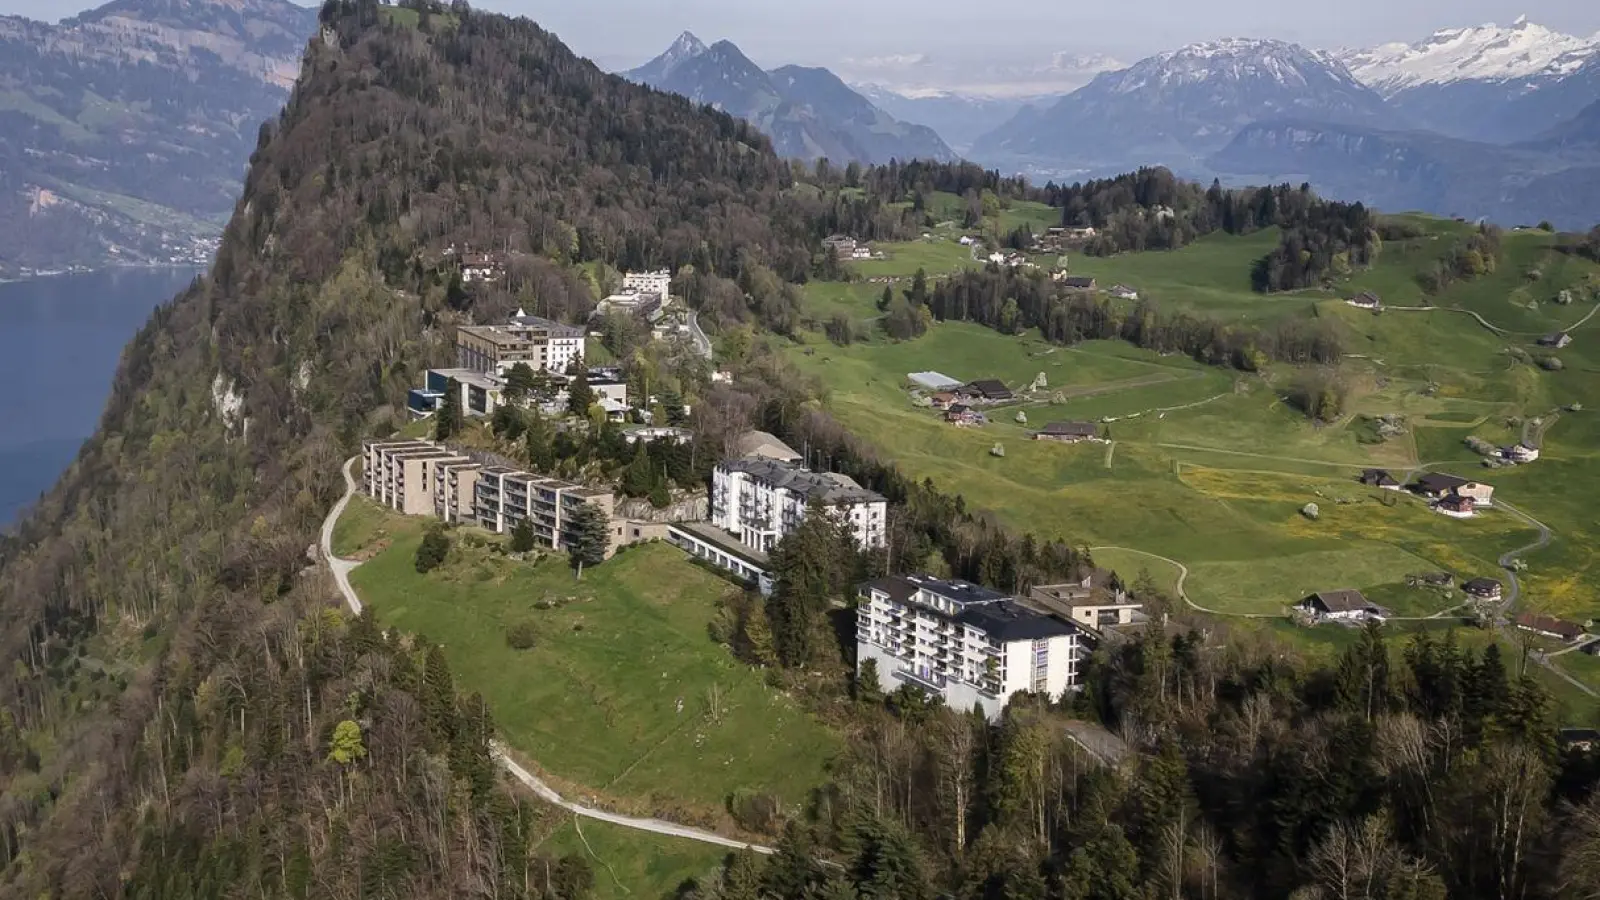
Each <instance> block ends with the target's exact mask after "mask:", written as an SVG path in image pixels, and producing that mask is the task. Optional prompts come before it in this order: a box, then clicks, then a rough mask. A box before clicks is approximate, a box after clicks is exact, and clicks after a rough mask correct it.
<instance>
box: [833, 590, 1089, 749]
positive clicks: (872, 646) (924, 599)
mask: <svg viewBox="0 0 1600 900" xmlns="http://www.w3.org/2000/svg"><path fill="white" fill-rule="evenodd" d="M860 597H861V602H860V605H859V606H858V607H857V611H856V668H857V672H858V673H859V672H860V670H861V667H862V666H864V665H865V664H866V661H867V660H869V659H870V660H874V661H875V662H876V664H877V668H878V685H879V687H880V688H881V689H882V690H883V691H885V692H891V691H894V690H896V689H897V688H899V687H901V686H903V685H906V684H911V685H916V686H917V687H919V688H921V689H923V690H924V691H927V692H928V693H930V694H937V695H939V696H940V697H942V698H944V702H945V705H946V706H949V707H950V708H951V709H956V710H961V711H966V710H970V709H972V708H973V706H978V707H981V708H982V709H983V712H984V715H986V716H988V717H989V719H990V720H991V721H992V720H994V719H997V718H999V717H1000V712H1001V710H1003V709H1005V705H1006V702H1007V701H1008V700H1010V699H1011V695H1012V694H1015V693H1018V692H1019V691H1031V692H1033V693H1036V694H1043V695H1046V696H1048V697H1050V698H1051V699H1056V698H1059V697H1060V696H1061V695H1062V694H1063V693H1065V692H1067V691H1069V690H1075V689H1076V688H1077V687H1078V685H1079V677H1080V676H1079V671H1078V661H1079V658H1080V656H1083V655H1085V654H1087V652H1088V646H1087V644H1086V642H1085V641H1084V639H1083V631H1082V630H1081V629H1080V628H1078V626H1076V625H1074V624H1072V623H1071V622H1067V621H1063V620H1061V619H1057V618H1054V617H1051V616H1046V615H1042V614H1040V613H1036V612H1034V611H1032V610H1030V609H1026V608H1024V607H1022V606H1020V605H1018V604H1017V603H1016V602H1015V601H1014V600H1012V599H1011V598H1009V597H1007V596H1006V595H1005V594H1002V593H1000V592H998V591H993V590H990V589H988V588H985V587H981V586H979V585H976V584H972V583H970V582H966V581H946V580H944V579H940V578H934V577H932V576H928V575H904V576H892V577H887V578H879V579H876V580H874V581H870V582H867V583H866V584H864V585H862V586H861V588H860Z"/></svg>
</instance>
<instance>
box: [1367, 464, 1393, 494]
mask: <svg viewBox="0 0 1600 900" xmlns="http://www.w3.org/2000/svg"><path fill="white" fill-rule="evenodd" d="M1361 483H1362V484H1364V485H1366V486H1368V487H1375V488H1383V489H1384V490H1386V491H1398V490H1400V482H1399V481H1398V480H1396V479H1395V477H1394V476H1393V475H1390V474H1389V472H1388V470H1386V469H1367V470H1366V471H1365V472H1362V473H1361Z"/></svg>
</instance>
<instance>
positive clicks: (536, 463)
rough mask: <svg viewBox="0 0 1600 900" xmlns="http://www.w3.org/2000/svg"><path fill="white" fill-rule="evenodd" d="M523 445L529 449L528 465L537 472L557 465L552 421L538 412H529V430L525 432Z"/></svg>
mask: <svg viewBox="0 0 1600 900" xmlns="http://www.w3.org/2000/svg"><path fill="white" fill-rule="evenodd" d="M523 445H524V446H525V447H526V449H527V455H528V465H529V466H530V467H532V469H533V470H534V471H535V472H546V473H547V472H550V471H551V470H553V469H554V468H555V465H556V453H555V446H554V442H553V440H552V438H551V435H550V423H549V422H547V421H545V419H544V417H543V416H541V415H539V413H537V412H532V413H529V414H528V417H527V431H525V432H524V433H523Z"/></svg>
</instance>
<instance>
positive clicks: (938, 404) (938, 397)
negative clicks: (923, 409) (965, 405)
mask: <svg viewBox="0 0 1600 900" xmlns="http://www.w3.org/2000/svg"><path fill="white" fill-rule="evenodd" d="M959 399H961V398H959V397H957V396H956V395H955V394H952V393H951V392H949V391H940V392H939V393H937V394H934V395H933V396H932V397H929V398H928V400H929V401H930V402H931V403H932V404H933V408H934V409H949V408H950V407H951V406H952V405H954V404H955V402H956V401H957V400H959Z"/></svg>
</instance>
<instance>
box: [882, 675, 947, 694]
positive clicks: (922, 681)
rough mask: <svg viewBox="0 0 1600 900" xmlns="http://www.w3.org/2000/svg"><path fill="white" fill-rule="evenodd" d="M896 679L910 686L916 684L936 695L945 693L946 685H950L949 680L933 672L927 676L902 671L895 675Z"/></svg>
mask: <svg viewBox="0 0 1600 900" xmlns="http://www.w3.org/2000/svg"><path fill="white" fill-rule="evenodd" d="M894 677H896V678H898V679H900V680H901V681H904V682H907V683H908V684H914V685H916V686H917V687H920V688H922V689H923V690H927V691H932V692H934V693H936V694H942V693H944V688H945V685H946V684H947V683H948V679H945V678H942V677H940V676H938V675H935V674H933V673H931V672H930V673H928V674H927V675H919V674H918V673H916V672H913V671H911V670H910V669H901V670H899V671H897V672H895V673H894Z"/></svg>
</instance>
